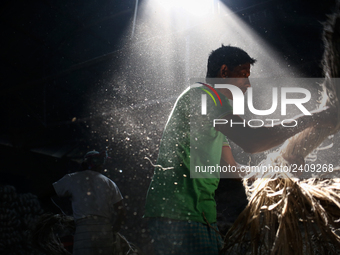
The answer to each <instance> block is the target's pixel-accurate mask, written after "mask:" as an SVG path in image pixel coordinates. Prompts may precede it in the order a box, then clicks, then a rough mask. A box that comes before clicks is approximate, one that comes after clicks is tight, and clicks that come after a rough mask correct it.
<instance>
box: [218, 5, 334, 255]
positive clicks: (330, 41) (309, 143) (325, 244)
mask: <svg viewBox="0 0 340 255" xmlns="http://www.w3.org/2000/svg"><path fill="white" fill-rule="evenodd" d="M339 3H340V1H339V2H338V7H339ZM323 38H324V43H325V53H324V60H323V66H324V72H325V81H324V84H323V100H322V101H321V103H320V106H321V107H323V106H329V107H336V108H337V109H338V113H337V116H334V118H335V119H336V120H337V125H336V127H335V128H334V129H332V130H331V129H320V128H316V127H312V128H308V129H306V130H304V131H303V132H301V133H299V134H297V135H296V136H294V137H293V138H291V139H289V140H288V141H287V142H286V143H285V144H284V145H283V146H282V147H281V149H280V150H279V152H278V153H277V154H276V156H275V157H273V158H270V157H269V158H268V159H267V161H270V162H271V164H272V165H275V166H281V167H283V166H288V163H287V162H286V161H285V160H284V158H291V157H292V156H293V157H294V158H296V159H301V158H302V159H304V158H306V156H307V155H308V154H310V153H311V152H312V151H313V150H315V149H316V148H317V147H318V146H319V145H320V144H321V143H322V142H323V141H324V140H325V139H326V138H327V137H328V136H330V135H332V134H335V133H337V132H338V131H339V129H340V110H339V109H340V106H339V105H340V104H339V99H340V79H334V78H336V77H340V11H339V8H338V13H335V14H333V15H330V16H329V19H328V21H327V22H326V24H325V26H324V34H323ZM266 163H268V162H266ZM245 183H246V182H245ZM245 187H246V191H247V194H248V199H249V203H248V206H247V207H246V209H245V210H244V211H243V212H242V213H241V215H240V216H239V218H238V219H237V220H236V222H235V223H234V225H233V226H232V227H231V228H230V229H229V231H228V233H227V234H226V237H225V246H224V248H223V250H222V252H221V253H226V254H241V253H242V254H245V253H249V254H285V255H288V254H299V255H300V254H301V255H302V254H338V251H337V249H339V248H340V231H339V230H338V229H339V228H340V179H329V180H323V179H315V178H310V179H306V180H299V179H298V178H295V177H294V176H292V175H291V174H289V173H279V174H276V173H268V174H266V175H264V176H262V178H260V179H258V180H256V181H255V182H254V183H253V184H251V185H250V186H249V185H248V184H247V183H246V184H245Z"/></svg>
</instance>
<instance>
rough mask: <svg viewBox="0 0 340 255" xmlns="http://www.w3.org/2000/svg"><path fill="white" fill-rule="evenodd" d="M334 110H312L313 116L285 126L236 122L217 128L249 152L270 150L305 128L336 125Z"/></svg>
mask: <svg viewBox="0 0 340 255" xmlns="http://www.w3.org/2000/svg"><path fill="white" fill-rule="evenodd" d="M333 111H334V110H332V111H331V110H316V111H313V112H312V115H311V116H297V117H295V118H294V120H296V121H297V123H298V124H297V125H296V126H295V127H293V126H294V124H295V122H293V121H292V123H288V122H285V125H286V126H292V127H283V126H282V125H280V124H276V125H274V126H273V127H272V126H270V127H269V126H263V127H259V128H252V127H250V126H248V125H247V124H246V125H245V127H243V125H239V124H236V125H234V126H233V127H231V126H230V125H229V124H217V125H216V126H215V129H216V130H217V131H220V132H222V133H223V134H224V135H226V136H227V137H228V138H229V139H230V140H232V141H233V142H234V143H236V144H237V145H238V146H240V147H241V148H242V149H243V150H244V151H245V152H247V153H258V152H262V151H266V150H269V149H271V148H273V147H275V146H278V145H280V144H282V143H283V142H284V141H286V140H287V139H288V138H290V137H292V136H294V135H295V134H297V133H299V132H301V131H303V130H304V129H306V128H308V127H312V126H320V127H324V128H333V127H334V117H333V119H332V113H333ZM223 119H226V120H228V123H230V122H231V121H232V122H233V123H235V122H238V123H240V122H243V119H242V118H241V117H239V116H237V115H232V114H229V115H227V116H225V117H223Z"/></svg>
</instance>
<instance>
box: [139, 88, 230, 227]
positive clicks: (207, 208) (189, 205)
mask: <svg viewBox="0 0 340 255" xmlns="http://www.w3.org/2000/svg"><path fill="white" fill-rule="evenodd" d="M217 93H218V95H219V97H220V98H221V103H220V102H219V101H218V104H217V105H216V104H215V102H214V101H213V99H212V98H210V96H208V97H207V115H202V114H201V95H202V94H206V92H205V91H203V90H202V89H201V88H200V87H196V88H191V89H190V88H188V89H187V90H185V91H184V92H183V93H182V94H181V95H180V96H179V98H178V99H177V101H176V103H175V105H174V108H173V110H172V112H171V114H170V117H169V119H168V122H167V124H166V126H165V130H164V132H163V136H162V140H161V144H160V149H159V155H158V159H157V165H161V166H162V168H160V167H156V168H155V172H154V176H153V179H152V181H151V184H150V187H149V189H148V193H147V198H146V207H145V217H165V218H170V219H176V220H192V221H196V222H202V223H207V222H206V221H208V222H209V223H214V222H216V202H215V199H214V195H215V190H216V189H217V186H218V183H219V174H218V173H215V174H210V173H200V174H199V175H197V173H195V169H196V170H197V167H198V166H199V167H203V168H204V167H207V166H216V165H219V164H220V160H221V153H222V146H223V144H224V143H225V142H226V138H225V136H224V135H223V134H222V133H221V132H218V131H216V130H215V128H214V127H213V122H212V121H213V119H218V118H221V117H223V116H225V115H227V114H230V113H232V107H231V106H230V104H229V101H228V99H227V98H226V97H225V96H223V95H222V94H221V93H219V92H218V91H217ZM214 96H215V97H216V95H214ZM216 101H217V100H216ZM167 168H171V169H167ZM203 168H201V169H203ZM164 169H166V170H164Z"/></svg>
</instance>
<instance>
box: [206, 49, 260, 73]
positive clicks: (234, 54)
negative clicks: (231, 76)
mask: <svg viewBox="0 0 340 255" xmlns="http://www.w3.org/2000/svg"><path fill="white" fill-rule="evenodd" d="M255 62H256V59H254V58H251V57H250V56H249V55H248V53H247V52H245V51H244V50H242V49H240V48H238V47H233V46H230V45H228V46H224V45H223V44H222V46H221V47H220V48H218V49H216V50H214V51H212V52H211V53H210V55H209V58H208V68H207V78H216V77H217V76H218V72H219V71H220V68H221V66H222V65H226V66H227V67H228V68H229V69H230V70H233V69H234V68H235V67H236V66H239V65H243V64H246V63H250V64H251V65H253V64H254V63H255Z"/></svg>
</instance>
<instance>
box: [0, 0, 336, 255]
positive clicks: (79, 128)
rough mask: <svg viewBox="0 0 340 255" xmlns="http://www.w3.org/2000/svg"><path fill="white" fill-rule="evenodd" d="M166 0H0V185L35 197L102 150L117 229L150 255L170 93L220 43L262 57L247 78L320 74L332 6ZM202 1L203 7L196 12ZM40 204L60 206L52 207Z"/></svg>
mask: <svg viewBox="0 0 340 255" xmlns="http://www.w3.org/2000/svg"><path fill="white" fill-rule="evenodd" d="M163 2H164V4H162V3H163ZM168 2H173V5H170V4H168V5H167V4H166V1H165V0H162V1H155V0H124V1H122V0H121V1H119V0H110V1H109V0H87V1H77V0H68V1H65V0H59V1H53V0H41V1H22V0H11V1H9V0H4V1H2V4H1V5H2V8H1V18H0V25H1V31H2V32H1V34H2V36H1V38H2V39H1V48H2V53H1V59H2V63H3V64H2V68H1V76H0V79H1V81H0V84H1V93H0V97H1V100H0V104H1V109H2V110H1V111H0V119H1V125H0V155H1V166H2V167H1V168H0V172H1V177H0V184H2V185H10V186H13V187H15V190H16V192H17V193H20V194H24V193H31V194H33V195H34V196H40V195H42V194H43V193H44V192H45V190H47V189H48V188H49V187H50V186H51V184H52V183H53V182H55V181H57V180H58V179H60V178H61V177H62V176H64V175H65V174H67V173H71V172H75V171H77V170H78V169H79V166H80V163H81V162H82V160H83V156H84V154H85V153H86V152H88V151H91V150H97V151H103V150H106V151H107V152H108V155H109V157H110V159H109V160H108V162H107V163H106V165H105V168H106V169H107V171H106V174H107V176H108V177H110V178H111V179H112V180H113V181H114V182H115V183H116V184H117V185H118V187H119V189H120V190H121V193H122V195H123V197H124V203H125V206H126V209H127V220H126V222H125V225H124V226H123V228H122V229H121V234H122V235H124V236H125V237H126V238H127V239H128V240H129V241H130V242H132V243H134V244H135V245H137V246H138V247H139V248H140V249H141V250H142V251H143V252H145V253H146V254H147V253H150V242H151V241H150V237H149V235H148V230H147V223H146V220H145V219H144V218H143V214H144V203H145V197H146V193H147V189H148V187H149V184H150V180H151V178H152V175H153V170H154V169H153V166H152V164H151V163H150V162H152V163H155V162H156V160H157V154H158V146H159V142H160V139H161V136H162V132H163V128H164V126H165V124H166V121H167V117H168V116H169V113H170V111H171V109H172V106H173V104H174V103H175V100H176V98H177V96H178V95H180V93H181V92H182V91H183V90H184V89H185V88H186V87H188V86H189V85H190V79H191V78H194V77H203V78H204V77H205V72H206V60H207V57H208V55H209V53H210V51H211V50H213V49H215V48H217V47H219V46H220V45H221V44H224V45H228V44H230V45H234V46H238V47H241V48H243V49H245V50H247V51H248V52H249V54H250V55H251V56H252V57H254V58H256V59H257V63H256V64H255V65H254V67H253V69H252V75H251V77H250V78H252V77H254V78H270V77H280V78H282V77H286V76H287V77H294V78H300V77H301V78H322V77H323V76H324V74H323V70H322V66H321V60H322V56H323V52H324V43H323V41H322V31H323V24H324V22H325V21H326V20H327V15H328V14H331V13H332V12H333V11H334V10H335V7H336V1H334V0H325V1H302V0H290V1H286V0H285V1H284V0H238V1H236V0H206V1H187V2H188V6H180V3H181V2H186V1H185V0H182V1H168ZM201 2H205V3H209V5H208V6H209V8H208V7H205V8H203V9H204V12H202V13H199V12H200V11H202V9H198V8H197V7H199V6H198V5H199V4H201ZM174 3H177V4H178V6H175V5H174ZM333 153H337V151H336V148H334V152H333ZM264 155H265V154H259V155H246V154H245V153H244V152H240V151H238V149H237V148H235V158H236V159H238V160H239V161H241V162H243V164H247V162H248V161H249V160H251V161H252V163H255V164H257V163H258V162H260V160H261V159H262V158H263V157H264ZM148 159H149V160H148ZM336 163H338V162H336ZM58 203H60V204H64V203H65V204H66V203H67V202H65V201H60V202H58ZM41 206H42V208H43V210H44V211H45V212H52V213H55V214H58V213H61V211H60V208H58V207H57V206H50V205H44V204H42V205H41ZM60 207H62V206H60ZM65 208H66V209H65V210H64V211H65V212H67V205H65ZM1 213H4V210H2V212H1ZM13 254H14V253H13ZM18 254H19V253H18ZM27 254H29V253H27Z"/></svg>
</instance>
